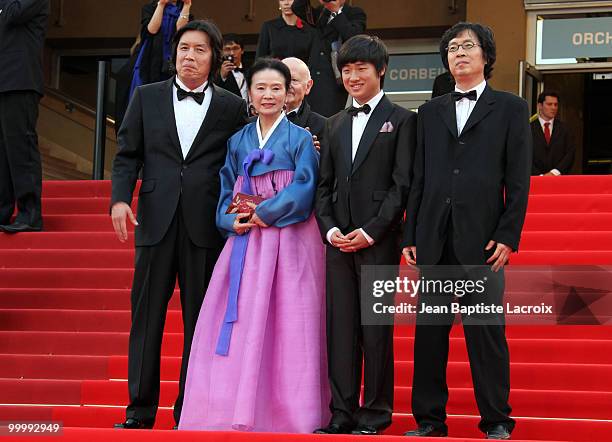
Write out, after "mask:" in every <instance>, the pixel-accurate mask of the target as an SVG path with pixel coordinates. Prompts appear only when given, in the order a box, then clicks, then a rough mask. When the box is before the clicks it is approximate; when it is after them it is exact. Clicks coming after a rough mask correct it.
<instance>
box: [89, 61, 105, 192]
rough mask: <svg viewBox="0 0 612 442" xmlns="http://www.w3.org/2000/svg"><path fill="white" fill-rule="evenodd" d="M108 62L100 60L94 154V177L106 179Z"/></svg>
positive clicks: (95, 178)
mask: <svg viewBox="0 0 612 442" xmlns="http://www.w3.org/2000/svg"><path fill="white" fill-rule="evenodd" d="M107 79H108V62H106V61H98V91H97V99H96V127H95V135H94V136H95V139H94V154H93V173H92V179H94V180H103V179H104V154H105V151H106V85H107Z"/></svg>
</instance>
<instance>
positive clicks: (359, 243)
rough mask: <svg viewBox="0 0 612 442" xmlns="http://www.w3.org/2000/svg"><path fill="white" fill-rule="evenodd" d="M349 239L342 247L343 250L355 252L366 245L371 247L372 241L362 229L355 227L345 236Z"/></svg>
mask: <svg viewBox="0 0 612 442" xmlns="http://www.w3.org/2000/svg"><path fill="white" fill-rule="evenodd" d="M345 238H346V239H347V240H349V242H348V244H345V245H343V246H342V247H340V251H341V252H345V253H353V252H356V251H358V250H361V249H365V248H366V247H370V243H369V242H368V240H367V239H366V237H365V236H364V235H363V233H362V232H361V229H355V230H353V231H352V232H351V233H349V234H348V235H346V236H345Z"/></svg>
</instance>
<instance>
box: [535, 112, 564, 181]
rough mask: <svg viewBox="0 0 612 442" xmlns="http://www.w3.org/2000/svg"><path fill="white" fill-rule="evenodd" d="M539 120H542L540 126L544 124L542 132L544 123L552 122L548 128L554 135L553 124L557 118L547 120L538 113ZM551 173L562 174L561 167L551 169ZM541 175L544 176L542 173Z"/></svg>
mask: <svg viewBox="0 0 612 442" xmlns="http://www.w3.org/2000/svg"><path fill="white" fill-rule="evenodd" d="M538 120H539V121H540V126H542V132H544V129H545V128H544V123H550V126H548V129H549V130H550V136H551V137H552V133H553V126H554V125H555V119H554V118H553V119H552V120H545V119H544V118H542V117H541V116H540V115H538ZM550 173H552V174H553V175H557V176H559V175H561V171H560V170H559V169H551V171H550ZM540 176H542V175H541V174H540Z"/></svg>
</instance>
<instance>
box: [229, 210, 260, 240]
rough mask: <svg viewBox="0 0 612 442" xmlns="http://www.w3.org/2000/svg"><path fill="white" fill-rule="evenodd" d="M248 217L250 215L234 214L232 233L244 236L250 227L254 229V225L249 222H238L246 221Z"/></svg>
mask: <svg viewBox="0 0 612 442" xmlns="http://www.w3.org/2000/svg"><path fill="white" fill-rule="evenodd" d="M250 217H251V214H250V213H238V214H236V219H235V220H234V225H233V226H232V227H233V229H234V232H236V233H237V234H238V235H244V234H245V233H247V232H248V231H249V230H251V227H255V226H256V224H253V223H251V222H248V221H247V222H246V223H241V222H240V220H241V219H248V218H250Z"/></svg>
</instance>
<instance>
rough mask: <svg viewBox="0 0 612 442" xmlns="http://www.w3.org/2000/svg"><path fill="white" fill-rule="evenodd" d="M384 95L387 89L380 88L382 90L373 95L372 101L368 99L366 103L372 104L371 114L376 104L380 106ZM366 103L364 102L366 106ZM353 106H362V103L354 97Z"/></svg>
mask: <svg viewBox="0 0 612 442" xmlns="http://www.w3.org/2000/svg"><path fill="white" fill-rule="evenodd" d="M384 95H385V91H383V90H382V89H381V90H380V92H378V93H377V94H376V95H374V97H372V98H371V99H370V101H368V102H367V103H365V104H367V105H369V106H370V114H372V112H374V109H375V108H376V106H378V103H380V100H382V97H383V96H384ZM365 104H364V106H365ZM353 106H354V107H361V104H359V103H358V102H357V100H355V99H354V98H353Z"/></svg>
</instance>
